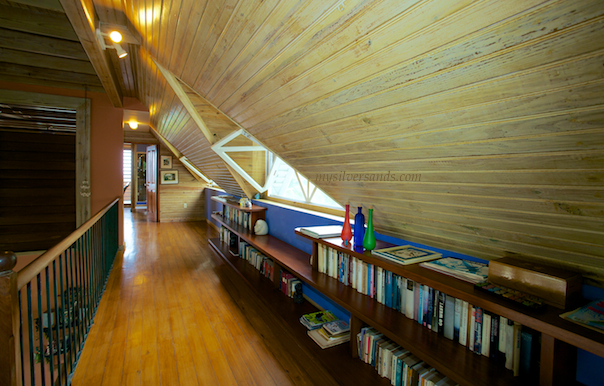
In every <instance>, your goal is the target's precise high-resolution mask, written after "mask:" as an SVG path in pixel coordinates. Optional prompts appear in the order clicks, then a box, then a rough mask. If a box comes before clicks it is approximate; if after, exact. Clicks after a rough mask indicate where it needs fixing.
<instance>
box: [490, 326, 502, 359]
mask: <svg viewBox="0 0 604 386" xmlns="http://www.w3.org/2000/svg"><path fill="white" fill-rule="evenodd" d="M489 356H490V357H491V359H493V360H496V361H499V360H500V359H501V357H500V352H499V315H495V314H491V352H490V353H489Z"/></svg>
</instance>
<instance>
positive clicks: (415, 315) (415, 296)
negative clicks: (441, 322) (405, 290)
mask: <svg viewBox="0 0 604 386" xmlns="http://www.w3.org/2000/svg"><path fill="white" fill-rule="evenodd" d="M420 288H421V285H420V284H419V283H415V291H413V320H415V321H416V322H417V321H418V320H419V293H420Z"/></svg>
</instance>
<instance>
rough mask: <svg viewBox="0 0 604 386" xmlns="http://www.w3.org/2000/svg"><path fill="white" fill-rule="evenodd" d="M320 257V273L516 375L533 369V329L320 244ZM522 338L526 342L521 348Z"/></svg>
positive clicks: (534, 340) (536, 339)
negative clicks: (496, 362) (490, 359)
mask: <svg viewBox="0 0 604 386" xmlns="http://www.w3.org/2000/svg"><path fill="white" fill-rule="evenodd" d="M318 256H319V260H318V263H319V264H318V265H319V267H318V268H319V272H323V273H325V274H327V275H329V276H331V277H333V278H335V279H337V280H339V281H340V282H342V283H343V284H345V285H348V286H352V287H353V288H355V289H356V290H357V291H359V292H360V293H362V294H364V295H367V296H370V297H371V298H373V299H375V300H376V301H378V302H379V303H382V304H384V305H385V306H387V307H391V308H393V309H395V310H397V311H399V312H401V313H402V314H404V315H405V316H406V317H408V318H410V319H413V320H415V321H417V322H418V323H419V324H421V325H423V326H424V327H426V328H428V329H430V330H432V331H434V332H435V333H438V334H441V335H443V336H444V337H446V338H448V339H451V340H454V341H456V342H458V343H459V344H461V345H463V346H466V347H468V349H470V350H471V351H473V352H475V353H477V354H480V355H485V356H488V357H492V358H494V359H497V360H500V361H501V362H502V363H503V362H505V366H506V367H507V368H508V369H510V370H513V371H514V374H515V375H518V374H519V373H530V372H532V369H534V368H535V366H534V362H535V360H534V354H535V350H537V349H535V348H533V347H532V344H534V343H535V342H537V341H538V338H534V333H533V332H532V331H531V330H529V329H525V330H522V326H521V325H520V324H518V323H514V322H513V321H509V320H507V319H506V318H504V317H500V316H499V315H495V314H493V313H490V312H487V311H485V310H483V309H481V308H480V307H475V306H473V305H471V304H469V303H468V302H467V301H463V300H461V299H457V298H455V297H453V296H450V295H447V294H445V293H443V292H440V291H438V290H436V289H433V288H431V287H429V286H427V285H424V284H421V283H418V282H414V281H413V280H411V279H407V278H405V277H402V276H399V275H397V274H395V273H393V272H390V271H388V270H386V269H383V268H382V267H379V266H375V265H373V264H369V263H366V262H364V261H363V260H361V259H358V258H356V257H354V256H350V255H348V254H345V253H342V252H339V251H337V250H335V249H333V248H329V247H327V246H324V245H322V244H319V251H318ZM322 260H323V263H322V262H321V261H322ZM521 338H523V339H524V340H525V341H526V342H527V343H526V344H525V345H524V346H523V347H522V349H521V347H520V344H519V342H520V340H521ZM529 341H530V342H531V343H529ZM521 353H524V355H523V357H522V358H521ZM520 363H522V365H520Z"/></svg>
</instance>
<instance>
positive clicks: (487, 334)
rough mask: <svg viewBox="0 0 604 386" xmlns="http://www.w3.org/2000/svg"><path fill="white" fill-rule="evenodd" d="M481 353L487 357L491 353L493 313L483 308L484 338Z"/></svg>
mask: <svg viewBox="0 0 604 386" xmlns="http://www.w3.org/2000/svg"><path fill="white" fill-rule="evenodd" d="M481 344H482V346H481V351H480V353H481V354H482V355H484V356H486V357H488V356H489V354H490V349H491V314H490V313H488V312H487V311H485V310H482V340H481Z"/></svg>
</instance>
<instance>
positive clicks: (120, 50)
mask: <svg viewBox="0 0 604 386" xmlns="http://www.w3.org/2000/svg"><path fill="white" fill-rule="evenodd" d="M113 48H115V50H116V51H117V57H118V58H120V59H121V58H125V57H126V56H128V53H127V52H126V50H124V49H123V48H122V46H120V45H119V44H117V43H113Z"/></svg>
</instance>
